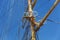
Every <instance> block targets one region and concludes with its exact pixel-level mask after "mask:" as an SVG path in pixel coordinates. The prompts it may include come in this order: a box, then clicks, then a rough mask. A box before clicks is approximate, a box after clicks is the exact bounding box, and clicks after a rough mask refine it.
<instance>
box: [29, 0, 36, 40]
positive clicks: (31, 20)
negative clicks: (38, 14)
mask: <svg viewBox="0 0 60 40" xmlns="http://www.w3.org/2000/svg"><path fill="white" fill-rule="evenodd" d="M31 3H32V1H31V0H28V7H29V8H28V12H29V17H30V19H29V20H30V22H31V32H32V33H31V35H32V39H31V40H36V39H35V30H34V24H33V21H34V17H33V15H32V5H31Z"/></svg>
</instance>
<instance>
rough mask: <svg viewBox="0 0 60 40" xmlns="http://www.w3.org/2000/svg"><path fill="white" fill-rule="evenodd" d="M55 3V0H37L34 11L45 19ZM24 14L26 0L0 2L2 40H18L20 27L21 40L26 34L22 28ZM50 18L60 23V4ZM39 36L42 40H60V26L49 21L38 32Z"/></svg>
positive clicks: (0, 35)
mask: <svg viewBox="0 0 60 40" xmlns="http://www.w3.org/2000/svg"><path fill="white" fill-rule="evenodd" d="M54 2H55V0H50V1H49V0H37V3H36V5H35V7H34V9H33V10H34V11H37V12H38V15H39V16H41V17H44V15H45V14H46V13H47V12H48V10H49V9H50V8H51V6H52V5H53V3H54ZM23 14H24V0H0V40H18V28H19V27H20V35H19V36H20V40H21V38H22V35H23V33H24V30H23V29H22V28H21V25H22V23H21V19H22V16H23ZM48 18H49V19H51V20H54V21H57V22H60V3H59V4H58V5H57V6H56V8H55V9H54V10H53V12H52V14H51V15H50V16H49V17H48ZM37 19H38V18H37ZM38 35H39V39H40V40H60V24H56V23H53V22H49V21H47V22H46V23H45V24H44V25H43V26H42V27H41V29H40V30H39V31H38Z"/></svg>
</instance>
